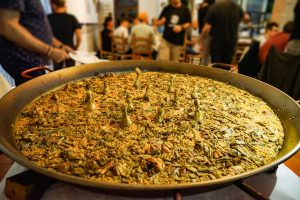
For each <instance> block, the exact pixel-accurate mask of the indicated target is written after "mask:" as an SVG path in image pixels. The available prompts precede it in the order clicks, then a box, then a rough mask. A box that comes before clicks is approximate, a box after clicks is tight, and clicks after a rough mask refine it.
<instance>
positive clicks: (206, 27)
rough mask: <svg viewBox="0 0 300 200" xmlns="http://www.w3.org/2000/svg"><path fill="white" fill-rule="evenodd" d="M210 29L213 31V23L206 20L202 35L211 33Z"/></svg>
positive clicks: (205, 35)
mask: <svg viewBox="0 0 300 200" xmlns="http://www.w3.org/2000/svg"><path fill="white" fill-rule="evenodd" d="M210 31H211V24H209V23H207V22H206V23H205V24H204V27H203V29H202V32H201V36H202V37H207V36H208V35H209V33H210Z"/></svg>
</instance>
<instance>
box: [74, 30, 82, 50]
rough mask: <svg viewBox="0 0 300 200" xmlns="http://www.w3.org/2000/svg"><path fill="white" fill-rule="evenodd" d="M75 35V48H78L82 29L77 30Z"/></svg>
mask: <svg viewBox="0 0 300 200" xmlns="http://www.w3.org/2000/svg"><path fill="white" fill-rule="evenodd" d="M75 37H76V43H75V49H76V50H77V49H78V48H79V45H80V44H81V30H80V29H76V30H75Z"/></svg>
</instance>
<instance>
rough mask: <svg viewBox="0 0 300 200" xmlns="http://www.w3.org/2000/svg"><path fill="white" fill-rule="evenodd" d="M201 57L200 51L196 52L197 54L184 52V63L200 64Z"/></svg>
mask: <svg viewBox="0 0 300 200" xmlns="http://www.w3.org/2000/svg"><path fill="white" fill-rule="evenodd" d="M201 58H202V54H201V53H197V54H190V53H186V54H185V62H186V63H191V64H197V65H200V63H201Z"/></svg>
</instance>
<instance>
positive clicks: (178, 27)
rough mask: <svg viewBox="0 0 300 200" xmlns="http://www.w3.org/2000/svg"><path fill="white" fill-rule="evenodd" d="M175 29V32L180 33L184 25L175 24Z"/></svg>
mask: <svg viewBox="0 0 300 200" xmlns="http://www.w3.org/2000/svg"><path fill="white" fill-rule="evenodd" d="M173 31H174V32H175V33H180V32H181V31H182V26H180V25H175V26H174V27H173Z"/></svg>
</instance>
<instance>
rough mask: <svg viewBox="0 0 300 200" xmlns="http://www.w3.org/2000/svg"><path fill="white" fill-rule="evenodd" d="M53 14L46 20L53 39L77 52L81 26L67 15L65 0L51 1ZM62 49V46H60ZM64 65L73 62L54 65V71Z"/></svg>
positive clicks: (72, 64) (72, 62) (72, 17)
mask: <svg viewBox="0 0 300 200" xmlns="http://www.w3.org/2000/svg"><path fill="white" fill-rule="evenodd" d="M50 3H51V7H52V11H53V13H52V14H50V15H48V19H49V22H50V25H51V28H52V31H53V35H54V37H56V38H57V39H58V40H60V41H61V42H62V43H63V44H62V45H68V46H70V47H72V48H73V49H75V50H77V49H78V47H79V45H80V43H81V26H80V24H79V22H78V20H77V19H76V17H75V16H73V15H70V14H68V13H67V8H66V3H65V0H51V1H50ZM74 34H75V36H76V43H75V44H74ZM61 47H62V46H61ZM64 64H65V66H66V67H71V66H74V65H75V61H74V60H71V59H68V60H66V61H65V63H63V62H62V63H57V64H54V69H55V70H59V69H61V68H62V67H63V65H64Z"/></svg>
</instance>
